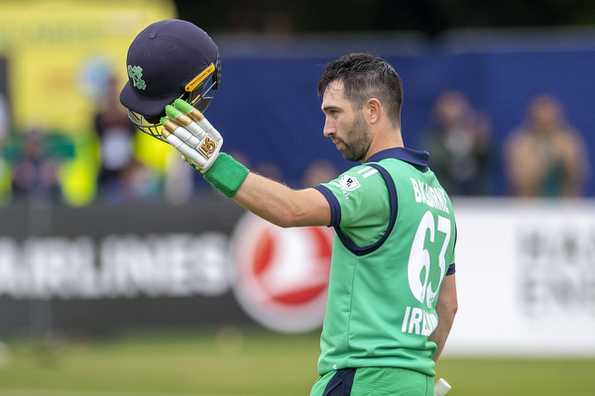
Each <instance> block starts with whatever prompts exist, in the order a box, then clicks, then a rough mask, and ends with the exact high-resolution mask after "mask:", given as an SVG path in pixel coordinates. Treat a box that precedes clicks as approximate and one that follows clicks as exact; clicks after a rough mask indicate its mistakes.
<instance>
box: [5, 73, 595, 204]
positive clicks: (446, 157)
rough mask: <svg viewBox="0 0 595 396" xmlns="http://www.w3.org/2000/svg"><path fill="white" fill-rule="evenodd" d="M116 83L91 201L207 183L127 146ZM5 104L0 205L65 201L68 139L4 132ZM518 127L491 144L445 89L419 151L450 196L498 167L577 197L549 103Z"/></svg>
mask: <svg viewBox="0 0 595 396" xmlns="http://www.w3.org/2000/svg"><path fill="white" fill-rule="evenodd" d="M118 93H119V83H118V81H116V80H115V79H110V80H109V84H108V87H107V89H106V94H105V95H104V96H103V97H102V99H101V100H99V101H98V103H97V110H96V112H95V115H94V120H93V129H94V136H93V138H94V140H95V142H96V147H97V149H96V150H95V151H96V152H97V157H98V158H97V164H98V166H97V168H96V171H95V174H96V180H95V186H94V191H95V193H94V198H93V199H92V200H91V201H96V202H105V203H109V204H118V203H122V202H130V201H137V200H167V201H169V202H172V203H181V202H184V201H186V200H189V199H191V198H192V196H193V195H194V194H195V193H196V192H197V191H202V190H204V191H207V190H208V188H209V187H208V185H207V184H206V183H205V182H204V181H202V178H201V177H200V176H199V175H196V174H195V173H194V171H193V170H192V169H191V168H190V167H188V166H186V165H185V163H184V162H183V161H182V160H181V159H180V158H177V157H176V156H172V157H171V159H170V160H169V161H168V163H167V164H166V166H165V169H164V171H163V172H159V171H156V170H155V169H152V168H151V167H150V166H147V165H146V164H145V163H144V162H143V161H142V159H141V158H139V156H138V150H137V149H136V148H135V135H136V133H137V132H136V131H135V129H134V127H133V126H132V124H131V123H130V122H129V120H128V116H127V113H126V110H125V109H124V108H122V106H121V105H120V103H119V100H118ZM7 107H8V106H7V103H6V101H5V100H4V99H3V98H0V148H1V150H2V157H1V158H0V197H2V201H3V202H5V203H7V202H16V201H26V200H41V201H46V202H47V201H49V202H53V203H60V202H64V201H65V200H64V197H63V191H62V189H63V188H64V186H63V183H61V182H60V175H61V173H62V172H64V167H65V166H66V164H67V163H69V161H72V160H73V158H74V157H75V147H74V144H73V142H72V140H71V138H69V137H68V136H65V135H63V134H60V133H56V132H53V131H47V130H43V129H42V128H41V127H38V126H31V127H29V128H27V129H26V130H24V131H19V132H15V131H11V130H10V120H9V111H8V110H7ZM525 114H526V115H525V120H524V122H523V123H522V124H521V125H519V126H518V127H517V128H515V129H514V130H513V131H509V133H508V135H507V136H508V137H507V140H506V143H505V144H504V146H503V147H496V146H495V145H494V144H492V136H491V134H492V133H493V131H492V126H491V122H490V118H489V115H487V114H483V113H482V112H480V111H478V110H477V109H475V108H474V106H473V105H472V103H470V101H469V99H468V98H467V97H465V95H464V94H463V93H461V92H457V91H446V92H443V93H441V94H440V95H439V96H438V97H437V98H436V100H435V103H434V105H433V109H432V117H431V120H428V125H427V128H426V129H425V131H423V132H424V133H423V134H421V136H422V139H421V141H420V146H421V147H420V148H422V149H426V150H428V151H430V153H431V167H432V169H433V171H434V172H435V173H436V174H437V175H438V177H439V179H440V180H441V182H442V184H443V186H444V187H445V188H446V189H447V191H449V193H450V194H452V195H454V196H486V195H492V194H493V191H494V186H493V185H492V184H493V180H494V177H493V172H495V171H498V170H499V169H500V170H503V171H504V172H505V174H506V179H507V180H508V183H509V184H508V188H507V191H508V192H509V194H510V195H512V196H518V197H579V196H581V195H582V192H583V187H584V185H585V182H586V180H587V177H588V176H589V172H590V169H589V161H588V159H587V154H586V149H585V147H584V143H583V141H582V139H581V135H580V134H579V133H578V132H577V131H575V130H574V129H573V127H572V124H571V122H569V121H567V120H566V119H565V117H564V109H563V106H562V105H561V103H560V102H559V101H557V100H556V98H554V97H552V96H547V95H542V96H536V97H534V98H532V99H531V100H530V102H529V103H528V106H527V109H526V111H525ZM233 154H234V156H235V157H237V158H238V159H240V160H241V161H242V162H244V163H245V164H246V165H248V166H249V167H250V168H251V169H252V170H254V171H255V172H257V173H260V174H262V175H265V176H267V177H270V178H273V179H276V180H279V181H282V182H283V181H284V175H283V169H282V168H281V167H279V166H278V165H277V164H274V163H256V162H253V161H251V159H249V158H248V157H247V156H246V155H245V154H244V153H239V152H235V153H233ZM338 172H339V171H338V170H337V168H336V167H335V165H334V164H333V163H331V162H329V161H327V160H325V159H320V160H317V161H314V162H312V163H310V164H309V166H307V168H306V169H305V171H304V174H303V177H302V181H301V185H299V186H294V187H307V186H312V185H315V184H317V183H321V182H325V181H328V180H330V179H332V178H334V177H335V176H336V175H337V174H338Z"/></svg>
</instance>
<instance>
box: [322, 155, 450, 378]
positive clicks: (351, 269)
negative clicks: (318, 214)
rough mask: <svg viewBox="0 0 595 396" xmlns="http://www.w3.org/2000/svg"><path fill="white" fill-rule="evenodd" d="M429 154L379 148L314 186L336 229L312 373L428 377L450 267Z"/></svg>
mask: <svg viewBox="0 0 595 396" xmlns="http://www.w3.org/2000/svg"><path fill="white" fill-rule="evenodd" d="M428 156H429V154H428V153H427V152H422V151H416V150H411V149H407V148H391V149H387V150H383V151H381V152H379V153H377V154H375V155H374V156H372V157H371V158H370V159H369V161H368V162H367V163H365V164H362V165H359V166H355V167H353V168H351V169H350V170H348V171H347V172H345V173H343V174H342V175H340V176H339V177H338V178H336V179H335V180H332V181H331V182H329V183H325V184H321V185H319V186H317V187H316V189H318V190H319V191H320V192H321V193H322V194H323V195H324V196H325V198H326V199H327V200H328V202H329V205H330V207H331V225H332V226H333V227H335V231H336V235H335V239H334V244H333V256H332V263H331V272H330V280H329V289H328V301H327V306H326V314H325V319H324V326H323V330H322V336H321V340H320V349H321V354H320V358H319V361H318V372H319V374H320V375H324V374H325V373H327V372H329V371H330V370H337V369H341V368H347V367H356V368H357V367H399V368H405V369H411V370H415V371H419V372H421V373H424V374H426V375H432V376H433V375H434V362H433V360H432V354H433V353H434V351H435V349H436V344H435V343H434V342H432V341H429V340H428V336H429V335H430V334H431V333H432V332H433V330H434V329H435V328H436V326H437V324H438V315H437V313H436V309H435V308H436V302H437V296H438V293H439V291H440V285H441V284H442V280H443V279H444V277H445V276H447V275H450V274H452V273H454V250H455V240H456V226H455V217H454V213H453V208H452V203H451V201H450V199H449V197H448V195H447V194H446V192H445V191H444V189H443V188H442V186H440V183H439V182H438V179H437V178H436V176H435V175H434V173H433V172H432V171H431V170H430V169H429V168H428V164H427V160H428Z"/></svg>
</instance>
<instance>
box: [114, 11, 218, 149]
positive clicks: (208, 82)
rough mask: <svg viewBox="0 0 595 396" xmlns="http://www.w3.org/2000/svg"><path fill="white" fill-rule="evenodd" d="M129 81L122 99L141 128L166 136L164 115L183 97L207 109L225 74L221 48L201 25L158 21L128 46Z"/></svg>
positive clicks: (173, 20) (121, 94)
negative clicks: (163, 125) (171, 104)
mask: <svg viewBox="0 0 595 396" xmlns="http://www.w3.org/2000/svg"><path fill="white" fill-rule="evenodd" d="M126 66H127V71H128V82H127V83H126V85H124V88H123V89H122V92H121V93H120V102H121V103H122V105H124V106H125V107H126V108H127V109H128V116H129V118H130V120H131V121H132V123H133V124H134V125H135V126H136V127H137V128H138V129H140V130H141V131H143V132H145V133H147V134H149V135H151V136H154V137H156V138H158V139H160V140H165V139H164V137H163V135H162V134H161V131H162V126H161V124H160V121H159V120H160V118H161V117H162V116H163V115H165V110H164V108H165V106H166V105H168V104H170V103H172V102H173V101H174V100H176V99H178V98H180V99H183V100H185V101H187V102H189V103H191V104H192V105H193V106H194V107H196V108H197V109H198V110H200V111H202V112H204V111H205V110H206V108H207V107H208V105H209V103H210V102H211V100H212V99H213V97H214V95H215V92H216V91H217V88H218V87H219V83H220V79H221V63H220V61H219V50H218V49H217V45H216V44H215V42H214V41H213V40H212V39H211V37H209V35H208V34H207V33H206V32H205V31H204V30H202V29H201V28H199V27H198V26H196V25H194V24H192V23H190V22H187V21H182V20H179V19H166V20H163V21H159V22H155V23H153V24H151V25H149V26H148V27H146V28H145V29H144V30H143V31H141V32H140V33H139V34H138V35H137V36H136V37H135V39H134V41H133V42H132V44H130V47H129V48H128V56H127V59H126Z"/></svg>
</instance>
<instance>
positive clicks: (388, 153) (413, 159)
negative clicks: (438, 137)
mask: <svg viewBox="0 0 595 396" xmlns="http://www.w3.org/2000/svg"><path fill="white" fill-rule="evenodd" d="M387 158H396V159H398V160H401V161H405V162H408V163H410V164H412V165H414V166H417V167H419V168H424V169H425V168H427V167H428V160H429V159H430V153H428V152H427V151H422V150H414V149H410V148H407V147H393V148H389V149H385V150H382V151H379V152H377V153H376V154H374V155H373V156H371V157H370V158H368V160H367V161H366V162H378V161H382V160H383V159H387Z"/></svg>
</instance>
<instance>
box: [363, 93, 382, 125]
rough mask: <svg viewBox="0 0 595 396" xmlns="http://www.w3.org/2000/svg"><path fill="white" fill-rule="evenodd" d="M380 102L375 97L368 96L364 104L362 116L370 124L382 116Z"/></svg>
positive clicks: (376, 121)
mask: <svg viewBox="0 0 595 396" xmlns="http://www.w3.org/2000/svg"><path fill="white" fill-rule="evenodd" d="M382 111H383V108H382V103H381V102H380V100H378V99H377V98H370V99H368V101H367V102H366V104H365V105H364V116H365V117H366V120H367V121H368V123H369V124H370V125H374V124H376V123H378V122H379V121H380V119H381V118H382Z"/></svg>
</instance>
